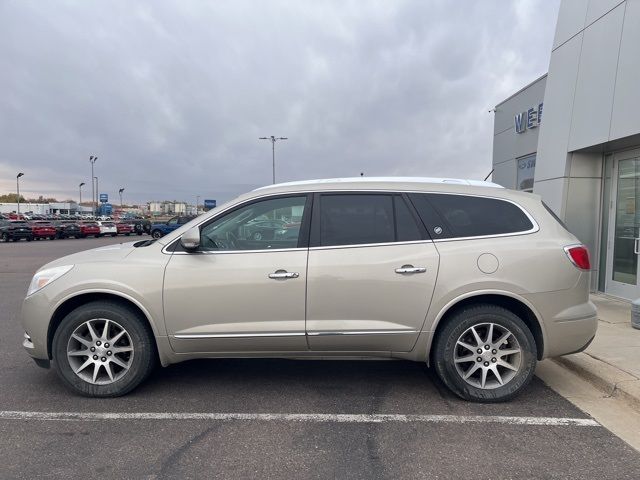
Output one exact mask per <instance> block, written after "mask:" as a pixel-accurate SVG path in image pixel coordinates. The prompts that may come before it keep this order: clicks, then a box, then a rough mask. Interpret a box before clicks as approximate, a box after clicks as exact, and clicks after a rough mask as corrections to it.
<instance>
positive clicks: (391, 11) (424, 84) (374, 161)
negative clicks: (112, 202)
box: [0, 0, 558, 201]
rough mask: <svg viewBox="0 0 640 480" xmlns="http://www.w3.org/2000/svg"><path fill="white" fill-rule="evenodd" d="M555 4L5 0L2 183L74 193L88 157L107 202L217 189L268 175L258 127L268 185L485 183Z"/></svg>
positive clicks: (541, 49) (534, 68) (188, 196)
mask: <svg viewBox="0 0 640 480" xmlns="http://www.w3.org/2000/svg"><path fill="white" fill-rule="evenodd" d="M557 3H558V2H557V1H547V0H529V1H525V0H523V1H519V2H513V1H511V0H503V1H483V2H476V1H471V0H469V1H458V2H451V1H429V2H427V1H397V2H388V1H377V2H376V1H352V2H345V1H334V2H331V1H319V2H294V1H291V2H287V1H272V2H258V1H234V2H200V1H195V0H193V1H185V0H182V1H180V2H177V1H176V2H168V1H148V2H130V1H114V2H92V1H86V2H79V1H66V2H63V1H51V2H41V1H33V2H26V1H20V2H18V1H11V0H4V1H0V68H1V71H2V72H3V73H2V75H0V89H1V91H2V92H3V93H2V96H1V97H0V191H2V192H8V191H14V185H15V174H16V172H17V171H23V172H25V174H26V175H25V177H24V179H23V182H22V184H21V185H22V188H23V190H24V191H25V193H26V194H28V195H36V194H44V195H55V196H58V197H60V198H63V197H72V198H76V195H77V185H78V183H80V182H82V181H84V182H86V183H87V184H88V185H90V180H89V177H90V164H89V161H88V156H89V155H91V154H96V155H98V156H99V160H98V162H97V163H96V167H97V169H96V170H97V175H98V176H99V177H100V187H101V191H104V192H107V193H110V194H111V195H112V197H116V196H117V195H116V194H117V189H118V188H119V187H121V186H124V187H125V188H126V193H125V199H128V200H129V201H143V200H150V199H165V198H166V199H174V198H175V199H184V200H187V201H193V200H194V199H195V195H201V197H203V198H205V197H206V198H217V199H219V200H225V199H228V198H230V197H232V196H234V195H235V194H237V193H241V192H243V191H246V190H248V189H250V188H254V187H256V186H260V185H264V184H268V183H270V181H271V157H270V153H271V152H270V144H269V143H268V142H265V141H259V140H258V139H257V138H258V137H259V136H264V135H271V134H273V135H278V136H288V137H289V139H290V140H288V141H286V142H282V143H280V144H277V145H276V149H277V152H276V153H277V176H278V180H279V181H289V180H295V179H307V178H319V177H333V176H355V175H358V174H359V173H360V172H361V171H364V172H365V174H366V175H427V176H456V177H467V178H476V179H481V178H483V177H484V176H485V175H486V174H487V173H488V172H489V170H490V168H491V142H492V128H493V117H492V116H491V114H489V113H487V111H488V110H489V109H490V108H491V107H493V105H495V104H496V103H497V102H499V101H500V100H502V99H503V98H505V97H506V96H508V95H510V94H511V93H513V92H514V91H515V90H517V89H518V88H520V87H522V86H523V85H524V84H525V83H528V82H529V81H531V80H533V79H534V78H536V77H537V76H539V75H541V74H542V73H544V72H545V71H546V69H547V66H548V61H549V54H550V48H551V42H552V38H553V30H554V27H555V21H556V14H557V9H558V4H557ZM85 188H86V187H85ZM89 191H90V189H89ZM85 192H87V190H86V189H85Z"/></svg>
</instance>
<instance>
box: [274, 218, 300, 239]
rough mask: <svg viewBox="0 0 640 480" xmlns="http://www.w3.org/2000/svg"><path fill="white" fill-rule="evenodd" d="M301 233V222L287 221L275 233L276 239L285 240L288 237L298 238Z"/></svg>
mask: <svg viewBox="0 0 640 480" xmlns="http://www.w3.org/2000/svg"><path fill="white" fill-rule="evenodd" d="M299 234H300V222H296V223H287V224H285V225H283V227H282V228H281V229H279V230H276V232H275V234H274V237H273V238H274V239H275V240H285V239H287V238H298V235H299Z"/></svg>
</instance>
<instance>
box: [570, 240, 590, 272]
mask: <svg viewBox="0 0 640 480" xmlns="http://www.w3.org/2000/svg"><path fill="white" fill-rule="evenodd" d="M564 251H565V253H566V254H567V257H569V260H571V263H573V264H574V265H575V266H576V267H578V268H579V269H580V270H591V262H590V261H589V250H588V249H587V247H585V246H584V245H570V246H568V247H564Z"/></svg>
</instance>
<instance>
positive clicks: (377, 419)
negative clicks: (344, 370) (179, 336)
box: [0, 410, 600, 427]
mask: <svg viewBox="0 0 640 480" xmlns="http://www.w3.org/2000/svg"><path fill="white" fill-rule="evenodd" d="M0 419H2V420H62V421H65V420H72V421H73V420H76V421H77V420H81V421H82V420H86V421H97V420H216V421H238V420H239V421H260V422H312V423H331V422H333V423H387V422H399V423H501V424H507V425H543V426H577V427H598V426H600V424H599V423H598V422H596V421H595V420H592V419H590V418H562V417H503V416H495V415H486V416H483V415H402V414H383V413H380V414H343V413H187V412H183V413H171V412H167V413H164V412H134V413H108V412H104V413H98V412H28V411H11V410H0Z"/></svg>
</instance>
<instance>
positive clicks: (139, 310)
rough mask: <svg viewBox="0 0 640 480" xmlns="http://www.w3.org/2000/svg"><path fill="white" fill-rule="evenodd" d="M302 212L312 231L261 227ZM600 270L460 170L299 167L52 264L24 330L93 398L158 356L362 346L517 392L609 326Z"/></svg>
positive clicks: (509, 193)
mask: <svg viewBox="0 0 640 480" xmlns="http://www.w3.org/2000/svg"><path fill="white" fill-rule="evenodd" d="M294 212H295V215H296V216H300V217H301V228H299V229H298V235H297V237H296V236H292V237H291V238H284V239H260V240H256V239H254V238H252V236H251V235H248V236H247V235H246V233H249V229H247V228H246V227H247V226H249V225H251V224H252V223H255V221H256V219H259V218H260V217H262V216H266V217H269V218H286V217H291V216H293V215H294ZM312 212H313V214H312ZM176 223H177V222H176ZM291 230H292V231H293V229H291ZM590 268H591V266H590V262H589V254H588V251H587V249H586V247H585V246H584V245H582V244H581V243H580V241H579V240H578V239H577V238H576V237H575V236H574V235H573V234H571V233H570V232H569V231H567V230H566V228H565V227H564V226H563V225H562V224H561V223H560V222H559V221H558V220H557V219H556V218H555V217H554V215H553V214H552V213H551V211H550V210H548V209H547V208H546V207H545V205H544V204H543V203H542V201H541V199H540V197H539V196H536V195H532V194H530V193H524V192H516V191H513V190H507V189H504V188H502V187H500V186H498V185H496V184H492V183H487V182H478V181H472V180H454V179H442V180H438V179H420V178H396V179H394V178H371V177H369V178H366V177H365V178H357V179H336V180H333V181H331V180H322V181H317V182H292V183H287V184H282V185H272V186H269V187H264V188H260V189H257V190H254V191H252V192H250V193H247V194H245V195H243V196H241V197H239V198H237V199H236V200H233V201H231V202H229V203H228V204H226V205H224V206H221V207H218V208H217V209H215V210H212V211H211V212H208V213H205V214H204V215H202V216H200V217H198V218H197V219H196V220H194V221H193V222H192V223H191V224H190V225H188V228H187V225H185V226H184V227H183V228H181V229H178V230H176V231H174V232H171V233H169V234H168V235H166V237H163V238H160V239H158V240H154V239H152V240H148V241H145V242H135V243H131V244H122V245H118V246H113V247H111V248H108V249H105V248H102V249H94V250H90V251H87V252H80V253H77V254H74V255H70V256H66V257H63V258H61V259H59V260H56V261H54V262H51V263H49V264H47V265H45V266H44V267H42V268H41V269H40V270H38V271H37V272H36V274H35V276H34V278H33V280H32V282H31V286H30V288H29V290H28V293H27V297H26V299H25V301H24V302H23V306H22V324H23V326H24V329H25V340H24V344H23V345H24V347H25V349H26V350H27V352H28V353H29V354H30V355H31V356H32V357H33V358H35V359H36V362H37V363H38V364H39V365H41V366H48V365H50V364H51V362H52V361H53V365H54V367H55V368H56V370H57V373H58V374H59V376H60V378H61V380H62V381H63V382H64V384H65V385H67V386H68V387H69V388H71V389H72V390H73V391H75V392H78V393H81V394H83V395H87V396H96V397H112V396H117V395H123V394H125V393H127V392H129V391H131V390H132V389H133V388H135V387H136V386H137V385H138V384H140V382H142V381H143V380H144V379H145V378H147V377H148V376H149V374H150V372H151V371H152V368H153V365H154V363H155V361H156V359H159V361H160V362H161V363H162V365H165V366H166V365H170V364H172V363H177V362H181V361H184V360H188V359H193V358H203V357H256V356H268V357H290V358H301V357H311V358H318V357H331V356H333V357H345V356H354V357H379V358H389V357H393V358H401V359H406V360H414V361H418V362H424V363H426V364H428V365H430V366H431V367H432V368H433V369H434V370H435V373H436V374H437V375H438V376H439V377H440V378H441V379H442V381H443V382H444V384H445V385H446V386H447V387H448V388H449V389H450V390H451V391H453V392H454V393H455V394H457V395H458V396H460V397H462V398H465V399H467V400H475V401H481V402H497V401H505V400H508V399H510V398H513V397H514V396H515V395H517V394H518V393H520V392H522V391H523V389H524V388H525V387H526V385H527V384H528V383H529V382H530V380H531V378H532V377H533V374H534V371H535V367H536V362H537V361H538V360H542V359H544V358H549V357H556V356H560V355H566V354H570V353H574V352H579V351H581V350H583V349H584V348H586V347H587V346H588V345H589V343H590V342H591V341H592V340H593V338H594V336H595V333H596V329H597V325H598V319H597V312H596V309H595V307H594V305H593V304H592V303H591V302H590V301H589V286H590ZM88 285H90V287H91V290H93V291H98V292H100V294H99V296H94V295H87V286H88ZM60 312H62V313H60ZM532 392H533V391H532Z"/></svg>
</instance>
